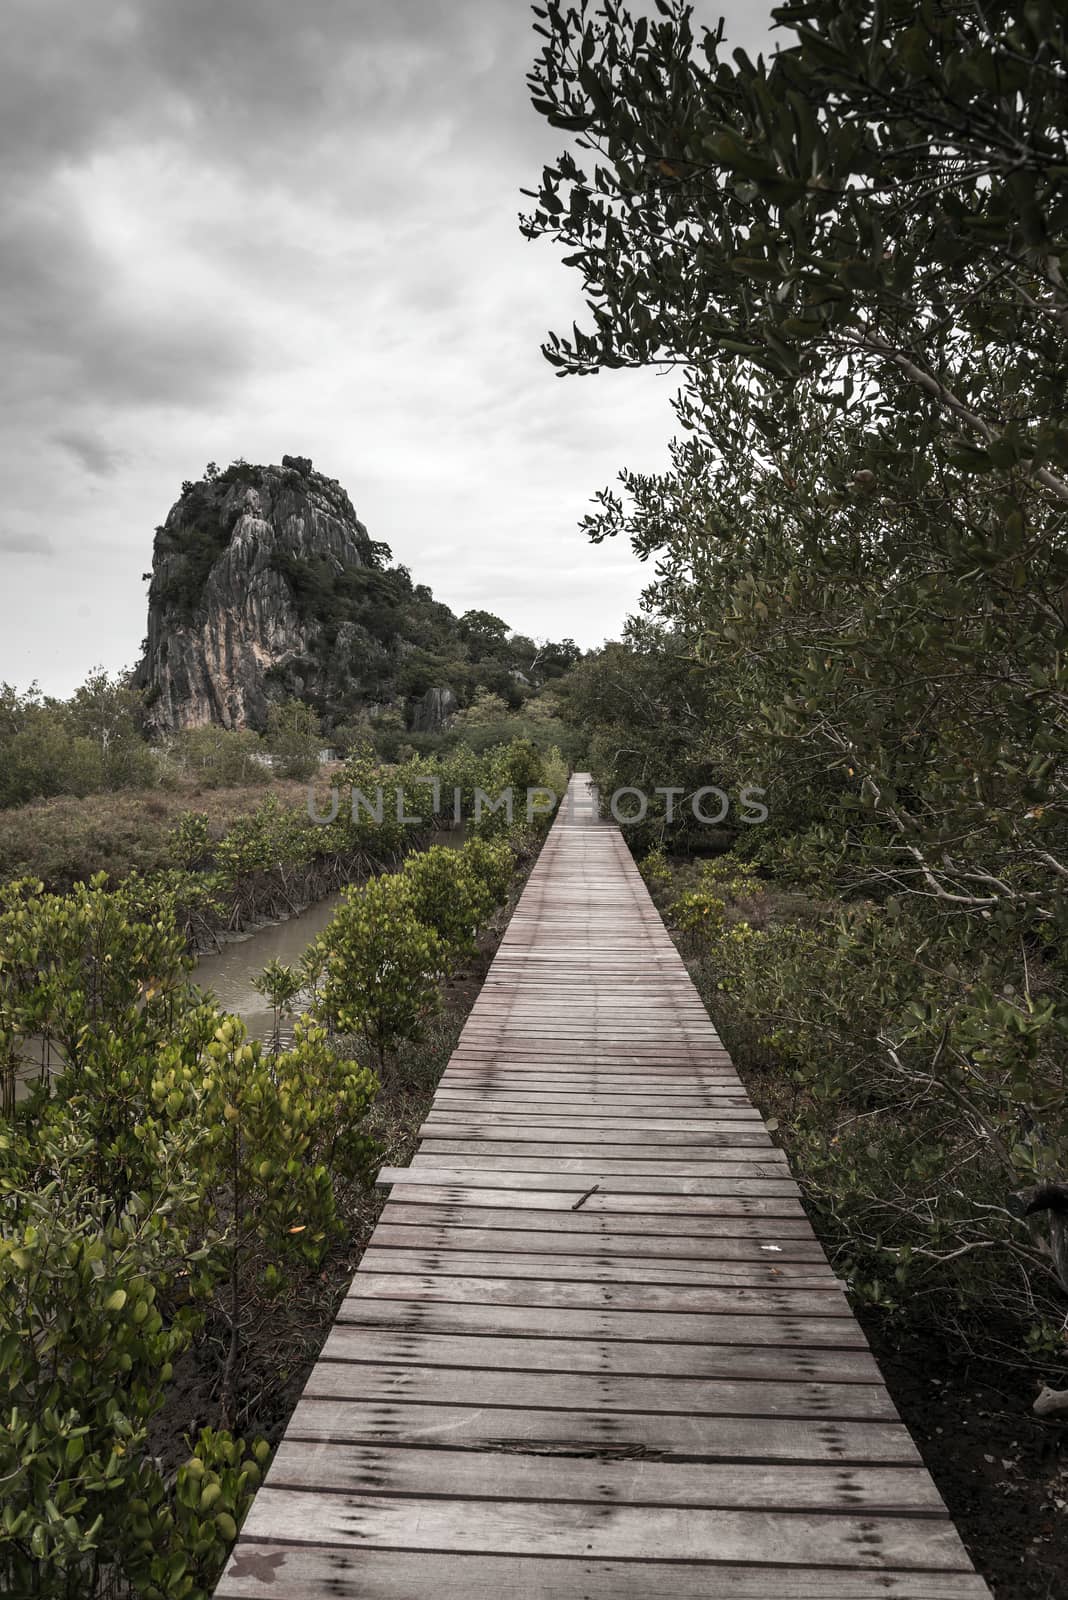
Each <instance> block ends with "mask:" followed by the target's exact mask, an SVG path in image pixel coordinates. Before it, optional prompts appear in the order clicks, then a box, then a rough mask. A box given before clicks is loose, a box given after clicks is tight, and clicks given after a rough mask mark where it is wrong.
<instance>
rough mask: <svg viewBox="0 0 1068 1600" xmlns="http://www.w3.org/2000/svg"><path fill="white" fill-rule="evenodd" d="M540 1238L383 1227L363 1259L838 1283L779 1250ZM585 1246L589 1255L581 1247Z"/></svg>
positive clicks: (648, 1278)
mask: <svg viewBox="0 0 1068 1600" xmlns="http://www.w3.org/2000/svg"><path fill="white" fill-rule="evenodd" d="M535 1238H536V1240H540V1241H541V1243H540V1247H539V1245H538V1244H537V1243H535V1244H533V1245H532V1244H531V1242H530V1236H529V1235H526V1236H524V1235H523V1234H516V1233H507V1232H505V1231H504V1230H503V1229H502V1230H494V1229H491V1228H485V1229H477V1228H468V1229H463V1228H449V1227H443V1228H418V1227H392V1226H390V1225H389V1224H383V1223H380V1224H379V1226H378V1227H377V1228H376V1229H375V1235H374V1240H373V1242H372V1244H371V1245H370V1246H369V1247H368V1249H367V1250H366V1251H365V1252H364V1257H363V1259H364V1263H365V1264H366V1265H367V1266H368V1267H372V1268H373V1269H374V1270H375V1271H379V1272H380V1271H382V1270H384V1264H385V1265H386V1266H393V1265H396V1264H397V1263H398V1262H400V1261H401V1260H404V1259H406V1260H408V1261H409V1262H412V1263H413V1265H412V1266H411V1267H409V1269H408V1270H410V1271H417V1272H422V1271H427V1270H433V1271H440V1272H462V1271H464V1270H465V1266H469V1265H470V1264H476V1265H477V1266H478V1267H482V1266H484V1265H485V1264H486V1263H491V1264H492V1265H493V1267H494V1270H495V1271H496V1272H498V1273H500V1274H501V1275H508V1276H512V1277H515V1276H523V1277H545V1276H550V1277H572V1276H574V1277H586V1278H597V1279H598V1280H599V1281H604V1282H610V1281H613V1280H616V1279H623V1280H625V1281H627V1282H630V1283H643V1282H650V1283H663V1282H671V1283H702V1282H716V1283H723V1282H735V1281H741V1282H748V1283H754V1284H756V1283H775V1282H776V1281H788V1282H790V1283H798V1282H805V1283H811V1284H815V1285H820V1284H829V1283H835V1282H836V1281H837V1280H836V1279H835V1276H834V1273H833V1272H832V1271H831V1269H830V1267H829V1266H826V1265H825V1264H823V1263H822V1262H817V1261H787V1260H784V1259H782V1258H781V1255H780V1253H779V1252H776V1253H774V1254H769V1253H765V1254H764V1255H761V1256H758V1257H756V1258H755V1259H752V1258H751V1259H748V1260H739V1259H737V1257H730V1256H728V1257H727V1259H726V1260H719V1261H717V1260H711V1259H709V1254H708V1245H707V1242H706V1244H705V1249H704V1252H703V1253H702V1254H700V1255H698V1256H696V1257H695V1256H690V1257H689V1258H687V1257H685V1256H679V1255H674V1256H671V1255H657V1254H655V1253H654V1252H652V1251H646V1252H638V1251H634V1250H628V1251H626V1252H624V1251H622V1250H621V1249H620V1248H619V1244H620V1242H621V1241H618V1240H612V1244H613V1246H614V1248H612V1249H607V1250H606V1249H604V1248H603V1245H604V1241H598V1240H597V1238H596V1237H593V1236H587V1237H586V1238H585V1239H583V1238H581V1237H580V1238H579V1239H578V1240H577V1246H578V1247H576V1237H575V1235H574V1234H566V1235H555V1234H551V1233H550V1234H542V1235H536V1236H535ZM628 1242H631V1243H632V1242H633V1241H628ZM583 1245H585V1249H584V1250H583V1249H582V1248H580V1247H581V1246H583ZM387 1258H388V1261H387ZM416 1258H418V1259H416Z"/></svg>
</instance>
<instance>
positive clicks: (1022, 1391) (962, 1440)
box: [855, 1306, 1068, 1600]
mask: <svg viewBox="0 0 1068 1600" xmlns="http://www.w3.org/2000/svg"><path fill="white" fill-rule="evenodd" d="M855 1310H856V1314H857V1317H858V1320H859V1321H860V1323H861V1325H862V1327H863V1328H864V1331H865V1333H866V1334H867V1336H868V1338H869V1339H870V1340H871V1345H872V1350H873V1352H874V1354H875V1358H876V1360H877V1361H878V1363H879V1366H880V1368H881V1369H882V1373H883V1376H884V1378H885V1379H886V1384H887V1387H888V1388H889V1390H890V1393H891V1395H892V1397H893V1400H894V1404H895V1405H896V1406H897V1408H898V1410H899V1412H900V1413H901V1417H902V1420H903V1421H904V1422H905V1423H906V1425H907V1426H908V1428H909V1431H910V1432H911V1434H912V1437H913V1438H914V1439H915V1441H916V1444H917V1445H918V1447H919V1449H920V1453H921V1454H922V1456H923V1459H924V1461H925V1462H926V1464H927V1468H928V1470H929V1471H930V1473H931V1476H932V1477H933V1478H934V1480H935V1483H936V1484H937V1485H938V1489H939V1492H940V1494H941V1495H942V1498H943V1500H944V1501H945V1502H946V1505H947V1506H948V1508H949V1512H950V1515H951V1516H952V1517H953V1520H954V1521H955V1523H956V1525H957V1529H958V1531H959V1533H960V1535H961V1538H962V1539H963V1540H964V1543H965V1544H966V1545H967V1547H968V1553H969V1555H970V1556H971V1558H972V1560H973V1561H974V1563H975V1565H976V1567H977V1569H978V1570H979V1572H981V1573H982V1575H983V1577H984V1578H985V1579H986V1580H987V1582H988V1583H989V1585H990V1588H991V1590H992V1591H993V1593H994V1595H995V1596H996V1597H997V1600H1065V1597H1068V1426H1066V1425H1065V1423H1063V1422H1047V1421H1043V1420H1042V1419H1041V1418H1039V1417H1036V1416H1034V1415H1033V1414H1032V1412H1031V1405H1032V1402H1033V1401H1034V1398H1035V1394H1036V1392H1037V1388H1038V1385H1037V1383H1036V1381H1035V1376H1034V1369H1033V1368H1032V1367H1024V1366H1022V1365H1021V1366H1020V1367H1014V1366H1010V1365H1003V1364H1002V1363H1001V1362H997V1363H995V1362H992V1361H989V1360H984V1359H983V1358H981V1357H979V1356H977V1355H973V1354H971V1353H970V1352H969V1350H968V1346H967V1342H966V1339H965V1338H964V1337H962V1339H961V1341H960V1342H956V1341H954V1342H953V1343H952V1344H950V1343H948V1342H947V1340H946V1338H945V1337H944V1336H940V1335H936V1334H924V1333H922V1332H919V1331H917V1330H915V1329H910V1330H901V1329H899V1328H897V1327H895V1326H893V1325H892V1324H891V1323H890V1322H889V1321H888V1320H887V1318H886V1317H885V1316H884V1315H883V1314H882V1313H880V1312H877V1311H872V1310H870V1309H868V1308H865V1307H863V1306H858V1307H856V1308H855Z"/></svg>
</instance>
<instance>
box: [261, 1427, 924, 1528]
mask: <svg viewBox="0 0 1068 1600" xmlns="http://www.w3.org/2000/svg"><path fill="white" fill-rule="evenodd" d="M507 1465H508V1477H507V1482H504V1481H502V1471H501V1468H502V1461H501V1457H500V1455H498V1454H497V1453H496V1452H494V1451H491V1450H486V1451H482V1450H457V1451H455V1452H453V1453H452V1454H451V1455H450V1456H449V1457H448V1459H447V1460H446V1461H443V1460H442V1457H441V1454H440V1453H439V1452H438V1451H436V1450H424V1449H419V1448H415V1447H412V1446H408V1447H405V1448H402V1449H393V1448H389V1447H383V1448H376V1447H375V1446H373V1445H347V1444H335V1445H325V1444H315V1443H305V1442H303V1441H299V1440H289V1439H284V1440H283V1441H282V1443H281V1445H280V1446H279V1448H278V1452H277V1454H276V1455H275V1458H274V1460H273V1461H272V1463H271V1469H270V1483H271V1486H272V1487H273V1488H276V1489H304V1490H309V1489H310V1490H315V1489H324V1490H327V1491H330V1492H337V1493H344V1492H351V1493H353V1494H375V1493H385V1494H394V1495H398V1494H418V1493H420V1492H425V1489H426V1485H427V1484H428V1483H431V1482H433V1481H434V1480H435V1479H440V1478H441V1477H442V1475H443V1473H445V1474H446V1475H447V1477H448V1486H449V1492H450V1494H452V1495H454V1496H456V1497H458V1498H463V1499H467V1498H473V1499H479V1500H497V1499H508V1500H538V1501H541V1502H542V1503H547V1502H549V1501H551V1500H567V1501H574V1502H575V1503H579V1502H586V1503H593V1504H606V1503H607V1504H613V1505H646V1506H656V1505H662V1506H708V1507H718V1508H720V1509H730V1508H739V1509H740V1508H749V1509H756V1508H764V1509H767V1510H776V1511H779V1510H781V1511H846V1512H852V1513H857V1512H860V1511H865V1510H867V1511H873V1512H881V1513H883V1514H884V1515H886V1514H889V1515H898V1516H907V1515H909V1514H910V1513H911V1514H920V1515H923V1516H931V1517H935V1518H942V1519H944V1518H945V1517H946V1516H947V1512H946V1509H945V1506H944V1505H943V1504H942V1501H941V1500H940V1498H939V1496H938V1492H937V1490H936V1489H935V1486H934V1484H933V1483H932V1482H931V1479H930V1475H929V1474H928V1473H927V1472H925V1471H924V1469H923V1468H922V1467H836V1468H834V1469H833V1470H831V1471H828V1470H827V1468H826V1467H806V1466H798V1465H797V1464H796V1463H791V1465H790V1466H788V1467H783V1466H779V1465H776V1464H774V1463H766V1462H756V1463H754V1462H750V1461H732V1462H730V1463H729V1464H722V1463H719V1462H712V1461H702V1462H700V1463H691V1462H685V1461H672V1462H660V1461H649V1460H639V1459H633V1458H632V1459H630V1460H628V1459H626V1458H622V1459H612V1458H610V1457H608V1458H606V1459H604V1460H598V1461H593V1460H581V1459H568V1458H567V1457H565V1456H539V1455H522V1454H519V1453H518V1452H513V1453H512V1454H511V1455H509V1457H508V1463H507Z"/></svg>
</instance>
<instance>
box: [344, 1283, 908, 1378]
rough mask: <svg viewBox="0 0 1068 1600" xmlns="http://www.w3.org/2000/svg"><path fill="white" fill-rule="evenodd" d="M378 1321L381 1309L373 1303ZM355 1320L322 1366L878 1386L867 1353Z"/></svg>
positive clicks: (354, 1306)
mask: <svg viewBox="0 0 1068 1600" xmlns="http://www.w3.org/2000/svg"><path fill="white" fill-rule="evenodd" d="M370 1307H371V1309H372V1310H373V1311H374V1312H376V1313H378V1312H381V1310H382V1303H381V1302H370ZM345 1309H346V1313H347V1315H348V1316H350V1317H352V1318H353V1319H354V1320H353V1321H352V1322H348V1321H339V1322H337V1323H335V1325H334V1327H333V1329H332V1331H331V1333H330V1336H329V1338H328V1339H327V1341H326V1344H325V1345H324V1346H323V1354H322V1359H323V1360H324V1361H355V1362H363V1363H365V1364H366V1363H370V1362H375V1361H382V1362H386V1363H404V1362H407V1363H409V1364H412V1363H414V1364H422V1365H424V1366H426V1367H429V1368H436V1367H471V1368H473V1369H475V1370H476V1371H480V1372H489V1371H493V1370H497V1369H509V1370H511V1371H513V1372H531V1371H534V1372H578V1373H596V1374H598V1375H601V1376H605V1377H612V1376H613V1375H615V1376H621V1377H622V1376H628V1375H629V1376H631V1377H654V1378H655V1377H660V1378H687V1377H690V1378H737V1379H754V1380H756V1379H765V1378H770V1379H781V1378H791V1379H794V1380H795V1381H798V1382H800V1381H806V1382H813V1383H822V1382H833V1383H864V1384H871V1383H878V1382H879V1381H880V1379H879V1369H878V1367H877V1366H876V1365H875V1361H874V1358H873V1357H872V1355H871V1353H870V1351H868V1350H867V1349H866V1348H864V1349H848V1350H846V1349H841V1348H838V1349H833V1348H832V1349H819V1348H811V1349H801V1350H790V1351H783V1350H782V1349H780V1348H778V1347H776V1346H775V1345H765V1344H752V1345H746V1344H728V1343H721V1344H717V1343H716V1342H715V1341H714V1340H711V1339H710V1340H709V1341H708V1342H707V1343H705V1344H699V1345H693V1344H668V1343H659V1342H657V1341H656V1340H654V1339H644V1340H633V1339H596V1338H581V1337H578V1338H575V1337H569V1338H563V1339H554V1338H550V1337H539V1338H533V1337H529V1336H526V1337H523V1336H518V1335H516V1336H511V1337H509V1336H508V1335H506V1334H502V1333H498V1332H495V1331H494V1332H492V1333H490V1334H489V1335H481V1334H462V1333H459V1334H458V1333H447V1332H434V1331H433V1330H431V1329H427V1330H426V1331H420V1332H417V1331H415V1329H414V1328H401V1327H390V1326H386V1325H384V1324H383V1325H381V1326H380V1325H377V1324H375V1323H373V1322H368V1320H367V1318H365V1317H361V1315H360V1313H361V1311H362V1309H363V1307H362V1306H361V1303H360V1302H359V1301H347V1302H346V1307H345Z"/></svg>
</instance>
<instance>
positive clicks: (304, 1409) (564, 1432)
mask: <svg viewBox="0 0 1068 1600" xmlns="http://www.w3.org/2000/svg"><path fill="white" fill-rule="evenodd" d="M286 1432H287V1437H289V1438H292V1439H318V1440H336V1441H339V1442H349V1443H364V1444H375V1443H393V1444H402V1443H405V1442H407V1441H410V1442H411V1443H413V1444H435V1445H439V1446H444V1447H447V1448H448V1449H450V1450H456V1449H485V1450H492V1449H504V1450H507V1448H508V1447H510V1446H512V1445H519V1446H523V1447H526V1448H531V1447H537V1448H541V1449H558V1450H561V1451H563V1452H564V1453H565V1454H567V1455H574V1454H575V1453H576V1452H578V1453H580V1454H581V1453H582V1452H584V1451H602V1450H603V1451H606V1452H608V1453H609V1454H611V1452H612V1451H620V1452H630V1451H633V1450H637V1451H639V1452H640V1453H642V1454H652V1455H654V1456H658V1455H659V1456H673V1455H680V1456H685V1457H686V1458H687V1459H689V1460H694V1461H701V1460H706V1459H707V1460H710V1461H717V1460H718V1461H725V1460H728V1461H732V1460H735V1459H737V1460H758V1461H804V1462H824V1463H829V1464H832V1465H836V1464H838V1463H842V1464H844V1463H847V1462H852V1463H864V1462H870V1463H873V1464H880V1463H895V1464H897V1465H901V1466H908V1465H910V1464H916V1463H918V1462H919V1460H920V1457H919V1454H918V1453H917V1450H916V1447H915V1445H914V1444H913V1443H912V1440H911V1438H910V1437H909V1433H908V1429H907V1428H905V1427H904V1425H903V1424H902V1423H895V1422H840V1421H838V1420H836V1419H833V1418H824V1419H821V1420H816V1419H813V1420H811V1421H802V1420H798V1419H795V1418H786V1419H784V1418H781V1417H729V1416H727V1417H725V1416H716V1417H686V1416H675V1415H664V1414H652V1413H649V1412H641V1413H639V1414H637V1415H634V1414H631V1413H629V1412H626V1411H605V1410H602V1409H600V1408H598V1409H597V1410H594V1411H573V1410H570V1411H569V1410H560V1411H554V1410H551V1409H549V1408H548V1407H542V1408H540V1409H539V1408H534V1407H531V1408H529V1409H523V1408H521V1407H509V1406H480V1405H470V1406H448V1405H417V1404H411V1405H409V1404H407V1403H406V1402H404V1401H400V1400H387V1401H374V1400H351V1401H350V1400H338V1399H336V1398H334V1397H333V1396H331V1397H329V1398H326V1399H321V1400H320V1399H315V1398H312V1397H309V1396H303V1397H302V1398H301V1399H300V1400H299V1401H298V1402H297V1407H296V1410H295V1411H294V1412H293V1416H292V1418H291V1420H290V1423H289V1427H288V1429H287V1430H286ZM502 1470H503V1467H502Z"/></svg>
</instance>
